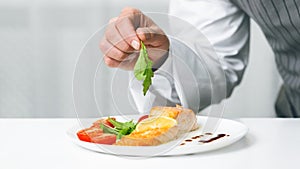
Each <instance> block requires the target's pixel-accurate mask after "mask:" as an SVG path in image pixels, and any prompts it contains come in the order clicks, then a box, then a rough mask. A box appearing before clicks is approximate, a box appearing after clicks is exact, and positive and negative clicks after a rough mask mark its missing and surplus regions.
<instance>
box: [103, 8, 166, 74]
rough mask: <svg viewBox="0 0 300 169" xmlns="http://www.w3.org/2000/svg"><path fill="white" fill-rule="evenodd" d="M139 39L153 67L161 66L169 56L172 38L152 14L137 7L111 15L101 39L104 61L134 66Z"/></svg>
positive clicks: (123, 65) (124, 66)
mask: <svg viewBox="0 0 300 169" xmlns="http://www.w3.org/2000/svg"><path fill="white" fill-rule="evenodd" d="M140 41H143V42H144V44H145V45H146V48H147V51H148V55H149V57H150V59H151V60H152V61H153V63H154V64H153V65H154V66H153V67H154V68H158V67H159V66H160V65H161V64H162V63H163V62H164V60H165V59H166V55H165V54H166V53H167V52H168V49H169V39H168V38H167V36H166V35H165V34H164V32H163V31H162V29H160V28H159V27H158V26H157V25H156V24H155V23H154V22H153V21H152V20H151V19H150V18H149V17H147V16H146V15H144V14H143V13H142V12H141V11H139V10H138V9H134V8H124V9H123V10H122V12H121V13H120V15H119V16H118V17H116V18H112V19H111V20H110V23H109V25H108V27H107V29H106V31H105V36H104V37H103V38H102V40H101V42H100V49H101V51H102V52H103V54H104V61H105V64H106V65H108V66H109V67H114V68H116V67H118V68H121V69H125V70H132V69H133V67H134V65H135V62H136V60H137V58H138V55H139V49H140V46H141V45H140Z"/></svg>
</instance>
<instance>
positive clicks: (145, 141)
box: [116, 106, 198, 146]
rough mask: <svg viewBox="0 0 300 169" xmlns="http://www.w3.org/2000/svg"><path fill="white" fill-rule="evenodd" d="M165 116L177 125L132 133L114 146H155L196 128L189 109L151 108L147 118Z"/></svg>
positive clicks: (192, 114)
mask: <svg viewBox="0 0 300 169" xmlns="http://www.w3.org/2000/svg"><path fill="white" fill-rule="evenodd" d="M156 116H166V117H170V118H173V119H175V120H176V121H177V124H176V125H175V126H173V127H171V128H155V129H150V130H147V131H142V132H138V131H133V132H132V133H131V134H129V135H127V136H123V137H122V139H121V140H119V141H118V142H117V143H116V145H122V146H156V145H160V144H163V143H167V142H169V141H172V140H174V139H176V138H178V137H179V136H180V135H181V134H184V133H187V132H189V131H192V130H195V129H197V128H198V125H197V119H196V116H195V114H194V112H193V111H192V110H190V109H185V108H182V107H181V106H176V107H153V108H152V109H151V111H150V115H149V117H156Z"/></svg>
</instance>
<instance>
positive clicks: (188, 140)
mask: <svg viewBox="0 0 300 169" xmlns="http://www.w3.org/2000/svg"><path fill="white" fill-rule="evenodd" d="M184 141H186V142H192V141H193V140H191V139H187V140H184Z"/></svg>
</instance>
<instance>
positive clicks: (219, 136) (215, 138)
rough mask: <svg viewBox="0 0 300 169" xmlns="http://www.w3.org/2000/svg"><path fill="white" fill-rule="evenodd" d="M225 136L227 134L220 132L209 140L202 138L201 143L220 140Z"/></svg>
mask: <svg viewBox="0 0 300 169" xmlns="http://www.w3.org/2000/svg"><path fill="white" fill-rule="evenodd" d="M225 136H226V134H218V135H217V136H216V137H212V138H210V139H208V140H200V141H199V142H200V143H210V142H213V141H215V140H218V139H220V138H222V137H225Z"/></svg>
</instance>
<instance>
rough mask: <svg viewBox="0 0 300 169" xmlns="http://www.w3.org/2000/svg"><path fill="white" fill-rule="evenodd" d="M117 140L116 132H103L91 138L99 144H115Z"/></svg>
mask: <svg viewBox="0 0 300 169" xmlns="http://www.w3.org/2000/svg"><path fill="white" fill-rule="evenodd" d="M116 141H117V136H116V135H114V134H108V133H103V134H101V135H99V136H95V137H92V138H91V142H92V143H98V144H114V143H116Z"/></svg>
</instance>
